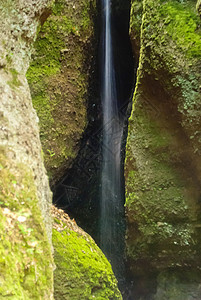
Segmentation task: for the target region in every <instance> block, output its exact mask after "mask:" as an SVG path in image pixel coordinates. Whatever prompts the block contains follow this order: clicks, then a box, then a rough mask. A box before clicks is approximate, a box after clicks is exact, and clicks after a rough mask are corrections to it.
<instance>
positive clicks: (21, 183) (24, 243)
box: [0, 149, 53, 299]
mask: <svg viewBox="0 0 201 300" xmlns="http://www.w3.org/2000/svg"><path fill="white" fill-rule="evenodd" d="M1 150H2V149H1ZM2 153H3V151H1V155H0V162H1V167H0V219H1V221H0V240H1V243H0V295H1V296H0V298H3V297H5V298H12V299H41V298H43V299H47V298H49V299H50V295H51V293H52V281H53V278H52V277H53V276H52V263H53V262H52V256H51V250H50V245H49V242H48V239H47V236H46V234H45V228H44V224H43V220H42V217H41V212H40V210H39V208H38V199H37V196H36V190H35V186H34V181H33V176H32V173H31V171H30V170H29V168H28V167H27V166H25V165H23V164H17V165H14V164H11V162H10V161H9V160H7V158H6V156H5V155H4V154H2Z"/></svg>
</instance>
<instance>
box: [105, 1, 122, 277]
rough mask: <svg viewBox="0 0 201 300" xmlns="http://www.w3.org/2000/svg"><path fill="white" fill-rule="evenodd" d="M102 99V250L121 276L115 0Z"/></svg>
mask: <svg viewBox="0 0 201 300" xmlns="http://www.w3.org/2000/svg"><path fill="white" fill-rule="evenodd" d="M101 45H102V55H101V100H102V107H103V147H102V155H103V164H102V173H101V221H100V222H101V224H100V242H101V249H102V250H103V252H104V253H105V254H106V256H107V257H108V259H109V260H110V261H111V263H112V266H113V269H114V272H115V273H116V275H117V277H121V275H120V273H122V269H123V234H122V233H123V230H122V219H123V215H124V209H123V192H122V183H121V174H122V170H121V141H122V135H123V120H122V118H121V117H120V113H119V108H118V101H117V98H118V95H117V86H116V80H115V67H114V57H113V41H112V24H111V1H110V0H102V40H101Z"/></svg>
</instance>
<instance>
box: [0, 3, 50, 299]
mask: <svg viewBox="0 0 201 300" xmlns="http://www.w3.org/2000/svg"><path fill="white" fill-rule="evenodd" d="M50 2H51V1H48V0H42V1H38V0H32V1H23V0H22V1H11V0H9V1H1V3H0V27H1V32H0V98H1V101H0V121H1V122H0V123H1V126H0V181H1V184H0V193H1V194H0V197H1V200H0V201H1V202H0V215H1V221H0V238H1V246H0V252H1V253H0V256H1V259H0V298H12V299H40V297H42V298H43V299H53V263H52V254H51V232H52V226H51V224H52V222H51V216H50V207H51V192H50V189H49V183H48V178H47V176H46V171H45V168H44V165H43V161H42V155H41V144H40V139H39V128H38V117H37V115H36V112H35V110H34V109H33V106H32V101H31V96H30V90H29V86H28V83H27V80H26V78H25V74H26V71H27V68H28V65H29V59H30V55H31V46H32V43H33V41H34V39H35V36H36V31H37V26H38V24H39V21H40V18H41V16H42V15H43V14H44V13H45V12H46V9H47V7H48V5H49V4H50ZM33 287H34V289H33Z"/></svg>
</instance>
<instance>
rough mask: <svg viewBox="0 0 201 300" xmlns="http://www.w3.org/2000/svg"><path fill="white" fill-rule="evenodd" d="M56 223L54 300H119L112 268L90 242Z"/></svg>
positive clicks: (54, 238) (88, 238)
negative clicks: (57, 227)
mask: <svg viewBox="0 0 201 300" xmlns="http://www.w3.org/2000/svg"><path fill="white" fill-rule="evenodd" d="M55 222H56V223H57V224H58V223H60V226H59V227H60V229H59V231H57V230H56V229H53V246H54V251H55V252H54V261H55V264H56V270H55V272H54V288H55V299H56V300H65V299H66V300H68V299H71V300H77V299H81V300H82V299H83V300H85V299H89V300H90V299H91V300H92V299H97V300H109V299H110V300H115V299H122V297H121V294H120V292H119V290H118V288H117V281H116V279H115V277H114V274H113V272H112V268H111V265H110V264H109V262H108V261H107V259H106V257H105V256H104V255H103V253H102V251H101V250H100V249H99V248H98V247H97V246H96V244H95V242H94V241H93V240H92V238H91V237H90V236H88V235H87V234H82V233H80V232H74V231H72V230H70V229H68V228H67V227H66V226H65V224H64V223H62V222H59V221H58V220H57V219H56V220H55Z"/></svg>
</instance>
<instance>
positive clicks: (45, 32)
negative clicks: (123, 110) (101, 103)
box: [27, 0, 96, 185]
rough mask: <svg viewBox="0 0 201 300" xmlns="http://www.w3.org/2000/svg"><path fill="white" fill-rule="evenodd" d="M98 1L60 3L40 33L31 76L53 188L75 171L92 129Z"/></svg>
mask: <svg viewBox="0 0 201 300" xmlns="http://www.w3.org/2000/svg"><path fill="white" fill-rule="evenodd" d="M95 10H96V4H95V1H94V0H91V1H86V0H77V1H76V3H75V1H72V0H68V1H66V0H57V1H55V4H54V5H53V6H52V14H51V15H50V17H49V18H48V19H47V21H46V22H45V23H44V25H43V26H42V27H41V28H40V31H39V34H38V37H37V40H36V42H35V44H34V47H35V50H34V54H33V55H32V62H31V65H30V68H29V70H28V73H27V78H28V82H29V84H30V88H31V94H32V98H33V105H34V107H35V109H36V111H37V113H38V116H39V120H40V136H41V142H42V146H43V153H44V161H45V166H46V168H47V171H48V175H49V177H50V181H51V184H52V185H53V184H54V183H55V182H57V181H58V180H59V179H60V178H61V177H62V176H63V174H64V173H65V171H66V170H67V169H68V168H70V167H71V166H72V163H73V161H74V159H75V158H76V156H77V153H78V151H79V147H80V140H81V137H82V134H83V132H84V130H85V129H86V126H87V122H88V121H87V100H88V94H89V91H88V88H89V85H90V72H91V70H90V68H91V67H92V61H93V52H94V50H93V48H94V41H93V39H94V24H93V18H94V16H95V13H96V11H95Z"/></svg>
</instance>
